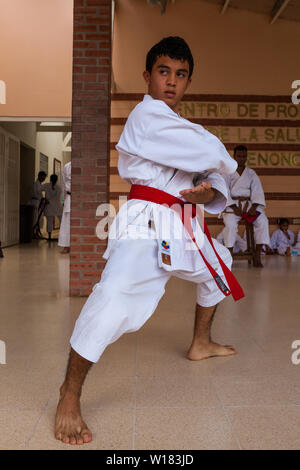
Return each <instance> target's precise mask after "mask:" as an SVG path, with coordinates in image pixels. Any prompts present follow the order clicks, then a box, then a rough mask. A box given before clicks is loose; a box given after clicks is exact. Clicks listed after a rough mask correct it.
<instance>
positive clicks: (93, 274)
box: [82, 270, 99, 283]
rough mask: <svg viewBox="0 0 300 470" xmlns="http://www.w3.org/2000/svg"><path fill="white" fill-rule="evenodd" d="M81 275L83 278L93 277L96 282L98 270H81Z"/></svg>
mask: <svg viewBox="0 0 300 470" xmlns="http://www.w3.org/2000/svg"><path fill="white" fill-rule="evenodd" d="M82 277H83V278H84V279H86V278H89V279H93V280H94V281H95V283H96V282H98V281H99V272H97V271H96V270H95V271H83V273H82Z"/></svg>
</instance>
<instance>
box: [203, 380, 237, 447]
mask: <svg viewBox="0 0 300 470" xmlns="http://www.w3.org/2000/svg"><path fill="white" fill-rule="evenodd" d="M210 381H211V384H212V386H213V388H214V390H215V392H216V395H217V397H218V400H219V402H220V404H221V408H222V410H223V413H224V415H225V419H226V421H227V423H228V424H229V426H230V428H231V431H232V434H233V436H234V439H235V441H236V443H237V445H238V448H239V450H243V448H242V446H241V443H240V440H239V438H238V435H237V433H236V431H235V429H234V426H233V424H232V422H231V420H230V417H229V416H228V414H227V411H226V409H225V406H224V404H223V401H222V399H221V397H220V395H219V393H218V389H217V387H216V385H215V383H214V380H213V378H212V379H210Z"/></svg>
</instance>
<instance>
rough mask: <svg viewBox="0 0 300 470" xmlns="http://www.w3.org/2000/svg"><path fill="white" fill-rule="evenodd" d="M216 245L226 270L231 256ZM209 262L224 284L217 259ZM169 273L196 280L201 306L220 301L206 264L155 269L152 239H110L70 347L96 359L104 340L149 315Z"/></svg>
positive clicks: (139, 323) (135, 326) (138, 324)
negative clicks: (193, 269) (112, 243)
mask: <svg viewBox="0 0 300 470" xmlns="http://www.w3.org/2000/svg"><path fill="white" fill-rule="evenodd" d="M221 247H222V248H220V249H219V248H218V252H219V254H220V256H221V258H222V259H223V261H224V263H225V264H226V265H227V266H228V267H229V269H230V268H231V264H232V258H231V255H230V253H229V251H228V250H227V248H225V247H223V246H222V245H221ZM199 256H200V254H199ZM212 266H213V267H214V268H215V269H216V271H217V272H218V273H219V275H220V276H221V277H222V280H223V281H224V282H225V283H226V280H225V277H224V275H223V271H222V269H221V267H220V265H219V263H218V261H217V259H216V263H215V264H212ZM172 275H173V276H176V277H179V278H181V279H185V280H188V281H192V282H194V283H196V284H197V303H198V304H199V305H201V306H203V307H210V306H214V305H216V304H217V303H218V302H220V301H221V300H222V299H224V295H223V294H222V292H221V291H220V290H219V288H218V287H217V285H216V283H215V281H214V280H213V278H212V276H211V274H210V272H209V271H208V269H207V268H206V267H204V268H203V269H201V271H198V272H189V271H171V272H170V271H166V270H164V269H163V268H160V267H159V266H158V246H157V240H149V239H146V240H141V239H140V240H132V239H121V240H118V241H116V242H115V247H114V248H113V249H112V251H111V253H110V257H109V259H108V261H107V263H106V266H105V269H104V271H103V273H102V277H101V281H100V282H99V283H98V284H96V285H95V286H94V288H93V292H92V293H91V295H90V296H89V298H88V300H87V302H86V303H85V305H84V307H83V309H82V311H81V313H80V316H79V318H78V319H77V321H76V324H75V328H74V331H73V334H72V337H71V340H70V343H71V346H72V348H73V349H74V350H75V351H76V352H77V353H78V354H79V355H80V356H82V357H84V358H85V359H87V360H89V361H91V362H97V361H98V360H99V358H100V356H101V354H102V353H103V351H104V350H105V348H106V347H107V346H108V345H109V344H111V343H113V342H114V341H116V340H117V339H118V338H119V337H120V336H121V335H123V334H124V333H130V332H133V331H137V330H139V329H140V328H141V327H142V326H143V325H144V323H145V322H146V321H147V320H148V319H149V318H150V317H151V315H152V314H153V313H154V311H155V309H156V307H157V305H158V302H159V300H160V299H161V297H162V296H163V294H164V292H165V285H166V283H167V281H168V280H169V279H170V277H171V276H172Z"/></svg>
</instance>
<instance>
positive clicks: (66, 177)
mask: <svg viewBox="0 0 300 470" xmlns="http://www.w3.org/2000/svg"><path fill="white" fill-rule="evenodd" d="M62 190H63V197H64V211H63V215H62V220H61V225H60V230H59V238H58V245H59V246H61V247H62V248H63V250H62V251H61V253H62V254H65V253H69V252H70V215H71V162H68V163H66V165H65V166H64V168H63V171H62Z"/></svg>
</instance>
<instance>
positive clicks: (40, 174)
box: [38, 171, 47, 177]
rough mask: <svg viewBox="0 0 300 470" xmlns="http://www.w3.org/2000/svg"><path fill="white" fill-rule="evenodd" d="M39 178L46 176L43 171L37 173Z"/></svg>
mask: <svg viewBox="0 0 300 470" xmlns="http://www.w3.org/2000/svg"><path fill="white" fill-rule="evenodd" d="M39 176H45V177H46V176H47V173H46V172H45V171H39V174H38V177H39Z"/></svg>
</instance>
